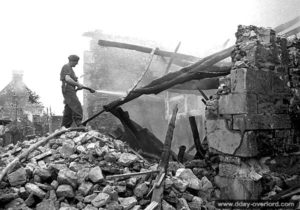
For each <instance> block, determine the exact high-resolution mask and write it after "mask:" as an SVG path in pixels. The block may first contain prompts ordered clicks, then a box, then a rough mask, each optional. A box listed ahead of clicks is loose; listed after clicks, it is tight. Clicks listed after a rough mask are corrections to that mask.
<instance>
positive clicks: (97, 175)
mask: <svg viewBox="0 0 300 210" xmlns="http://www.w3.org/2000/svg"><path fill="white" fill-rule="evenodd" d="M39 140H40V139H33V140H31V141H24V142H20V143H18V144H17V145H15V146H13V145H8V146H7V147H5V148H4V151H2V154H1V167H0V170H2V169H3V168H4V166H5V165H7V164H8V163H9V162H11V161H12V159H14V157H15V156H16V155H18V154H19V153H21V152H22V151H23V150H24V149H26V148H28V147H29V146H30V145H32V144H34V143H35V142H37V141H39ZM130 151H132V150H131V149H130V148H129V147H127V146H126V145H125V144H124V142H122V141H120V140H116V139H113V138H110V137H108V136H105V135H103V134H101V133H99V132H96V131H88V132H77V131H72V132H68V133H65V134H63V135H61V136H60V137H59V138H56V139H52V140H50V141H49V142H48V144H46V145H45V146H43V147H39V148H38V149H37V150H35V151H33V152H32V153H31V154H29V156H28V157H27V159H26V161H21V163H19V164H18V165H17V166H16V167H15V168H14V169H13V170H11V171H9V172H8V175H7V176H5V177H4V180H3V181H2V182H1V183H0V188H1V189H0V205H1V207H2V208H4V209H9V208H11V209H31V208H36V209H85V210H88V209H92V210H94V209H111V210H112V209H115V210H117V209H135V210H137V209H144V208H145V207H146V206H147V205H149V203H150V200H151V193H149V192H150V190H151V188H152V185H153V181H154V180H155V175H156V174H146V175H139V176H129V177H128V178H123V179H119V180H117V179H106V177H107V176H108V175H113V174H127V173H132V172H143V171H149V170H156V167H157V164H156V163H152V164H150V163H148V161H145V159H143V158H140V157H139V155H135V154H134V153H131V152H130ZM207 167H208V165H207V163H206V162H205V161H203V160H194V161H191V162H188V163H187V164H186V166H184V165H181V164H179V163H177V162H170V165H169V171H170V173H169V175H168V176H167V178H166V181H165V193H164V195H165V196H164V200H163V202H162V205H163V209H175V208H174V207H173V206H177V207H178V208H179V207H186V208H189V209H199V208H200V207H201V206H204V205H205V206H209V205H210V206H212V204H210V203H209V202H208V201H209V200H211V199H212V197H211V196H214V194H216V195H217V196H218V194H219V193H218V190H216V192H214V188H213V185H212V183H211V182H210V181H209V180H208V178H207V177H209V178H210V179H211V178H212V176H213V175H215V174H216V173H215V172H214V171H213V170H211V169H206V168H207ZM209 168H210V167H209ZM193 171H194V172H195V174H197V176H198V177H199V178H200V179H199V178H198V177H197V176H196V175H195V174H194V173H193ZM205 175H206V176H205ZM148 193H149V195H148V196H147V194H148ZM214 199H217V198H214ZM167 201H168V202H167ZM171 204H172V205H173V206H172V205H171Z"/></svg>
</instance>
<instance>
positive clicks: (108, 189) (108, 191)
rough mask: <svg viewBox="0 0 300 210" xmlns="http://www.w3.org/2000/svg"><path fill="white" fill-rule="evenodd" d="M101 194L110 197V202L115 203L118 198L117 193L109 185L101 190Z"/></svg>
mask: <svg viewBox="0 0 300 210" xmlns="http://www.w3.org/2000/svg"><path fill="white" fill-rule="evenodd" d="M102 192H103V193H106V194H108V195H110V198H111V200H113V201H117V200H118V198H119V196H118V192H117V191H116V190H115V187H114V186H111V185H106V186H105V187H104V188H103V190H102Z"/></svg>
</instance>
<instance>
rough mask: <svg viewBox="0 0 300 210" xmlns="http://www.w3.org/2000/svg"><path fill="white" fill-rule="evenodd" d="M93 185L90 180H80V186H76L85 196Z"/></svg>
mask: <svg viewBox="0 0 300 210" xmlns="http://www.w3.org/2000/svg"><path fill="white" fill-rule="evenodd" d="M92 187H93V184H92V183H91V182H82V183H81V184H80V186H79V187H78V192H79V193H80V194H81V195H83V196H86V195H88V194H89V192H90V191H91V189H92Z"/></svg>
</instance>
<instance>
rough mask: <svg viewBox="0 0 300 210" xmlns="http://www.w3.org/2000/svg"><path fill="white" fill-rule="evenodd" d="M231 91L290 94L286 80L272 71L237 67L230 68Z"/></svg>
mask: <svg viewBox="0 0 300 210" xmlns="http://www.w3.org/2000/svg"><path fill="white" fill-rule="evenodd" d="M230 78H231V92H232V93H245V92H247V93H257V94H268V95H272V94H290V90H289V87H288V86H287V81H286V80H285V79H283V78H281V76H280V74H278V73H276V72H273V71H266V70H254V69H249V68H239V69H234V70H231V73H230Z"/></svg>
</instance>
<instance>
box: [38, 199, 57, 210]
mask: <svg viewBox="0 0 300 210" xmlns="http://www.w3.org/2000/svg"><path fill="white" fill-rule="evenodd" d="M36 210H56V208H55V205H54V202H53V201H52V200H50V199H45V200H43V201H42V202H41V203H39V204H37V205H36Z"/></svg>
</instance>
